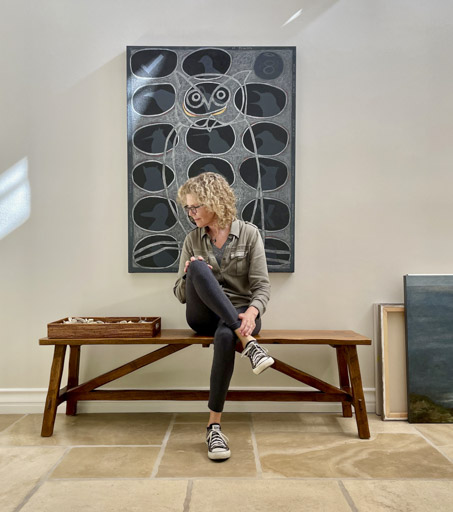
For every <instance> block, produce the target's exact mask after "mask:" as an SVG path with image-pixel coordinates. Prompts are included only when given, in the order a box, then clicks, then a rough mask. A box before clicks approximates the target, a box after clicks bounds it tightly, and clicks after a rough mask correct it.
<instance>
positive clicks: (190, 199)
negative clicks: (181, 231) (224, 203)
mask: <svg viewBox="0 0 453 512" xmlns="http://www.w3.org/2000/svg"><path fill="white" fill-rule="evenodd" d="M200 204H201V201H198V199H197V198H196V197H195V196H193V195H192V194H187V195H186V206H187V207H189V208H190V207H191V206H200ZM188 213H189V215H190V216H191V217H192V219H193V220H194V221H195V224H196V225H197V227H198V228H204V227H206V226H209V225H211V224H212V223H213V222H214V220H215V218H216V214H215V213H214V212H211V211H210V210H208V208H207V207H206V206H200V208H197V209H196V210H189V212H188Z"/></svg>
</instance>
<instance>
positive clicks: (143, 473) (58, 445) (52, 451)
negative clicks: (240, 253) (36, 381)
mask: <svg viewBox="0 0 453 512" xmlns="http://www.w3.org/2000/svg"><path fill="white" fill-rule="evenodd" d="M206 418H207V415H206V414H201V413H200V414H198V413H181V414H168V413H167V414H164V413H163V414H155V413H152V414H143V413H140V414H80V415H78V416H74V417H67V416H65V415H64V414H58V415H57V421H56V425H55V432H54V435H53V436H52V437H49V438H42V437H40V427H41V420H42V416H41V415H38V414H29V415H0V511H1V512H19V511H24V512H44V511H49V512H50V511H52V512H54V511H62V512H79V511H83V512H86V511H87V512H91V511H96V512H97V511H108V512H117V511H118V512H120V511H121V512H123V511H127V512H135V511H137V512H139V511H145V510H153V511H156V512H160V511H163V512H167V511H168V512H170V511H179V512H205V511H206V512H207V511H211V510H216V511H220V512H222V511H231V510H234V511H235V512H242V511H253V512H255V511H260V512H261V511H263V512H266V511H272V512H273V511H275V510H278V511H279V512H286V511H288V512H295V511H308V512H317V511H335V512H337V511H338V512H343V511H344V512H351V511H352V512H357V511H360V512H375V511H376V512H381V511H382V512H384V511H398V512H403V511H411V512H412V511H414V512H418V511H420V512H426V511H430V510H436V511H437V512H442V511H451V510H453V424H449V425H409V424H408V423H407V422H402V421H397V422H383V421H381V419H380V418H379V417H377V416H375V415H373V414H370V415H369V421H370V430H371V439H369V440H360V439H359V438H358V437H357V430H356V424H355V420H354V419H353V418H342V417H341V415H339V414H309V413H278V414H277V413H252V414H247V413H225V414H224V420H223V422H222V423H223V431H224V432H225V434H226V435H227V436H228V437H229V439H230V447H231V450H232V457H231V459H229V460H228V461H225V462H220V463H219V462H212V461H210V460H209V459H208V458H207V455H206V445H205V443H204V432H205V423H206Z"/></svg>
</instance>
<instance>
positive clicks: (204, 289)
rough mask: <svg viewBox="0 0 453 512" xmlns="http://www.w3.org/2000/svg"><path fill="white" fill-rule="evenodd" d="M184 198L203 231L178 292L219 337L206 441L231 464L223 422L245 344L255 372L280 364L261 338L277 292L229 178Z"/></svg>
mask: <svg viewBox="0 0 453 512" xmlns="http://www.w3.org/2000/svg"><path fill="white" fill-rule="evenodd" d="M178 201H179V202H180V203H181V204H182V205H183V207H184V209H185V211H186V212H187V214H188V216H189V218H190V220H191V221H192V222H193V223H194V224H196V226H197V227H196V229H194V230H193V231H191V232H190V233H189V234H188V235H187V237H186V239H185V240H184V246H183V249H182V253H181V260H180V265H179V274H178V279H177V281H176V284H175V287H174V293H175V295H176V297H177V298H178V299H179V301H180V302H182V303H183V304H184V303H186V318H187V323H188V324H189V325H190V327H191V328H192V329H193V330H194V331H195V332H197V333H198V334H202V335H209V336H212V335H214V358H213V363H212V369H211V379H210V392H209V404H208V405H209V409H210V414H209V422H208V428H207V434H206V443H207V445H208V457H209V458H210V459H215V460H219V459H228V458H229V457H230V455H231V452H230V449H229V447H228V444H227V442H228V438H227V437H226V436H225V435H224V434H223V433H222V432H221V427H220V420H221V415H222V411H223V406H224V403H225V399H226V395H227V392H228V387H229V385H230V380H231V376H232V374H233V368H234V358H235V346H236V342H237V339H239V341H240V342H241V343H242V346H243V348H244V350H243V352H242V356H243V357H244V356H245V355H246V356H248V357H249V359H250V361H251V364H252V369H253V372H254V373H255V374H259V373H261V372H262V371H264V370H265V369H266V368H268V367H269V366H271V365H272V364H273V363H274V360H273V359H272V357H270V356H268V355H267V351H266V350H265V349H264V348H262V347H261V346H260V345H259V344H258V343H257V341H256V340H255V338H253V336H254V335H256V334H258V332H259V331H260V329H261V317H262V315H263V313H264V311H265V309H266V305H267V302H268V300H269V295H270V284H269V276H268V273H267V264H266V257H265V253H264V245H263V241H262V239H261V235H260V232H259V230H258V228H257V227H256V226H254V225H253V224H250V223H248V222H244V221H242V220H238V219H237V218H236V197H235V195H234V192H233V190H232V189H231V187H230V186H229V185H228V183H227V181H226V180H225V179H224V178H223V177H222V176H221V175H219V174H216V173H213V172H206V173H203V174H200V175H199V176H196V177H195V178H190V179H189V180H188V181H187V182H186V183H185V184H184V185H183V186H182V187H181V188H180V189H179V190H178Z"/></svg>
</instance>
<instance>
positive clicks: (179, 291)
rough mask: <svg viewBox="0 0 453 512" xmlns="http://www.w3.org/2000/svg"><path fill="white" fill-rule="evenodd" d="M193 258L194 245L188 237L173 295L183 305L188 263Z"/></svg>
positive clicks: (183, 248) (180, 260) (184, 245)
mask: <svg viewBox="0 0 453 512" xmlns="http://www.w3.org/2000/svg"><path fill="white" fill-rule="evenodd" d="M191 256H193V250H192V244H191V243H190V240H189V237H188V236H186V238H185V240H184V244H183V246H182V251H181V256H180V259H179V270H178V278H177V280H176V283H175V286H174V287H173V293H174V294H175V295H176V298H177V299H178V300H179V302H181V303H182V304H185V302H186V270H187V266H186V262H187V261H188V260H190V258H191Z"/></svg>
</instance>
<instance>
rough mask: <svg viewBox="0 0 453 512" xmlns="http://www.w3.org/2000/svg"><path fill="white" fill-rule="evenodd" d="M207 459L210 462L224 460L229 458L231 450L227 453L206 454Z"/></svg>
mask: <svg viewBox="0 0 453 512" xmlns="http://www.w3.org/2000/svg"><path fill="white" fill-rule="evenodd" d="M208 457H209V458H210V459H211V460H225V459H229V458H230V457H231V450H228V451H227V452H208Z"/></svg>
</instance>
